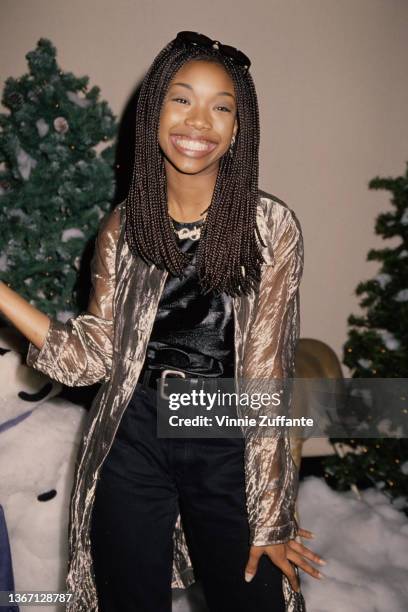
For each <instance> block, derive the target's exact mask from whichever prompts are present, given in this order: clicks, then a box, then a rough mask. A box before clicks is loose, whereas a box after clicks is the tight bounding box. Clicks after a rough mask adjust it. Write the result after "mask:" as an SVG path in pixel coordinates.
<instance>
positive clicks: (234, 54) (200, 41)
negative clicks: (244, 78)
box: [174, 31, 251, 71]
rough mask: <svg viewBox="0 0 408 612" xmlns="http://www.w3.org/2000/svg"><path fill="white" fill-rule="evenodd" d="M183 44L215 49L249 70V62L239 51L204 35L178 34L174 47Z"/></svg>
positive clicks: (192, 33) (195, 33) (196, 33)
mask: <svg viewBox="0 0 408 612" xmlns="http://www.w3.org/2000/svg"><path fill="white" fill-rule="evenodd" d="M183 43H184V44H185V43H187V44H191V45H196V46H200V47H204V48H209V47H211V48H212V49H217V50H218V51H219V52H220V53H222V54H223V55H225V56H226V57H229V58H230V59H232V61H233V62H235V63H236V64H238V65H239V66H241V67H242V68H244V69H245V71H246V70H248V69H249V67H250V65H251V60H250V59H249V57H248V56H247V55H245V53H242V51H240V50H239V49H236V48H235V47H230V46H229V45H223V44H222V43H220V42H219V41H218V40H211V38H208V36H205V35H204V34H199V33H198V32H187V31H183V32H179V33H178V34H177V36H176V38H175V39H174V45H175V46H176V47H178V46H182V45H183Z"/></svg>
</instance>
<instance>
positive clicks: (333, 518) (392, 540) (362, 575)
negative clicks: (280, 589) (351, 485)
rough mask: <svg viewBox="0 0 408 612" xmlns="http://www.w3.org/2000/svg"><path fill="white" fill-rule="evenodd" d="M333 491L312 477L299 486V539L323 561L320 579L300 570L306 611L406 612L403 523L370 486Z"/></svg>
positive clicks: (407, 558)
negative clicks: (308, 534)
mask: <svg viewBox="0 0 408 612" xmlns="http://www.w3.org/2000/svg"><path fill="white" fill-rule="evenodd" d="M360 494H361V499H357V497H356V496H355V494H354V493H352V492H351V491H349V492H346V493H338V492H336V491H333V490H332V489H331V488H330V487H329V486H328V485H327V484H326V482H325V481H324V480H322V479H319V478H316V477H314V476H312V477H309V478H307V479H305V480H304V481H303V482H302V483H301V484H300V488H299V497H298V510H299V516H300V526H301V527H304V528H305V529H310V530H311V531H312V532H314V534H315V537H314V538H313V540H306V539H304V540H303V543H304V544H305V546H307V547H308V548H311V549H312V550H313V551H315V552H317V553H318V554H319V555H320V556H322V557H323V559H325V561H327V565H325V566H321V567H320V568H319V569H320V571H321V572H322V573H323V574H324V575H325V577H324V578H322V579H321V580H319V579H316V578H312V577H311V576H309V575H308V574H306V573H305V572H303V571H302V570H301V578H302V590H303V594H304V597H305V600H306V606H307V612H350V610H353V612H406V610H407V609H408V581H407V567H408V519H407V517H406V516H405V514H403V513H402V512H400V511H398V510H396V509H395V508H394V507H393V506H392V505H391V503H390V501H389V499H388V498H387V497H386V496H385V495H384V494H383V493H381V492H380V491H377V490H376V489H374V488H370V489H367V490H365V491H361V492H360Z"/></svg>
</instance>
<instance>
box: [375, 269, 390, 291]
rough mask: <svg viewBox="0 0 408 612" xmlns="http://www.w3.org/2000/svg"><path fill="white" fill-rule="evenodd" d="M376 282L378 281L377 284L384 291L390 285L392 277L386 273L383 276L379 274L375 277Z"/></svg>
mask: <svg viewBox="0 0 408 612" xmlns="http://www.w3.org/2000/svg"><path fill="white" fill-rule="evenodd" d="M374 280H376V281H377V283H378V284H379V285H380V287H381V289H384V287H386V286H387V285H388V283H389V282H390V280H391V275H390V274H386V273H385V272H384V273H383V274H377V276H375V277H374Z"/></svg>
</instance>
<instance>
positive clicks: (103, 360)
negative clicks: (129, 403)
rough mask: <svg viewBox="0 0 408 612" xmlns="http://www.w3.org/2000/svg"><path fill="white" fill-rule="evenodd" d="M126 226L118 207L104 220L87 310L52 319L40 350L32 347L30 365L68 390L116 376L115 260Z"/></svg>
mask: <svg viewBox="0 0 408 612" xmlns="http://www.w3.org/2000/svg"><path fill="white" fill-rule="evenodd" d="M119 226H120V210H119V207H116V208H115V209H114V210H113V211H112V212H111V213H109V214H108V215H106V217H105V218H104V219H103V221H102V223H101V225H100V228H99V232H98V236H97V239H96V244H95V251H94V255H93V258H92V261H91V280H92V291H91V296H90V300H89V304H88V309H87V311H86V312H83V313H81V314H79V315H78V316H76V317H72V318H71V319H69V320H68V321H67V322H66V323H62V322H60V321H58V320H56V319H51V324H50V327H49V329H48V332H47V335H46V337H45V341H44V344H43V346H42V348H41V350H39V349H38V348H37V347H36V346H35V345H34V344H32V343H30V345H29V348H28V354H27V358H26V362H27V365H28V366H30V367H33V368H34V369H36V370H40V371H41V372H43V373H44V374H47V376H49V377H50V378H52V379H54V380H57V381H59V382H61V383H63V384H65V385H68V386H73V387H74V386H83V385H91V384H94V383H96V382H99V381H103V380H107V379H109V377H110V370H111V366H112V352H113V349H112V347H113V295H114V290H115V256H116V244H117V238H118V233H119Z"/></svg>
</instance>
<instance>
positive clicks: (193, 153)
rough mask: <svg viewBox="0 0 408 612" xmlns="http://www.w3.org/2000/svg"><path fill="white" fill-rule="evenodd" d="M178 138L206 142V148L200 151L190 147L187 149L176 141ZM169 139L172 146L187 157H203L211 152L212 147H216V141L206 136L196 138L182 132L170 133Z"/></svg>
mask: <svg viewBox="0 0 408 612" xmlns="http://www.w3.org/2000/svg"><path fill="white" fill-rule="evenodd" d="M180 139H182V140H193V141H194V142H202V143H204V144H207V145H208V148H207V149H203V150H202V151H194V150H192V149H187V148H185V147H182V146H180V144H179V143H178V142H177V140H180ZM170 140H171V143H172V145H173V146H174V148H175V149H177V151H179V153H181V154H182V155H186V156H187V157H193V158H200V157H205V156H206V155H209V154H210V153H212V152H213V151H214V149H216V147H217V143H215V142H212V141H211V140H208V139H207V138H197V137H194V136H186V135H184V134H171V135H170Z"/></svg>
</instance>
